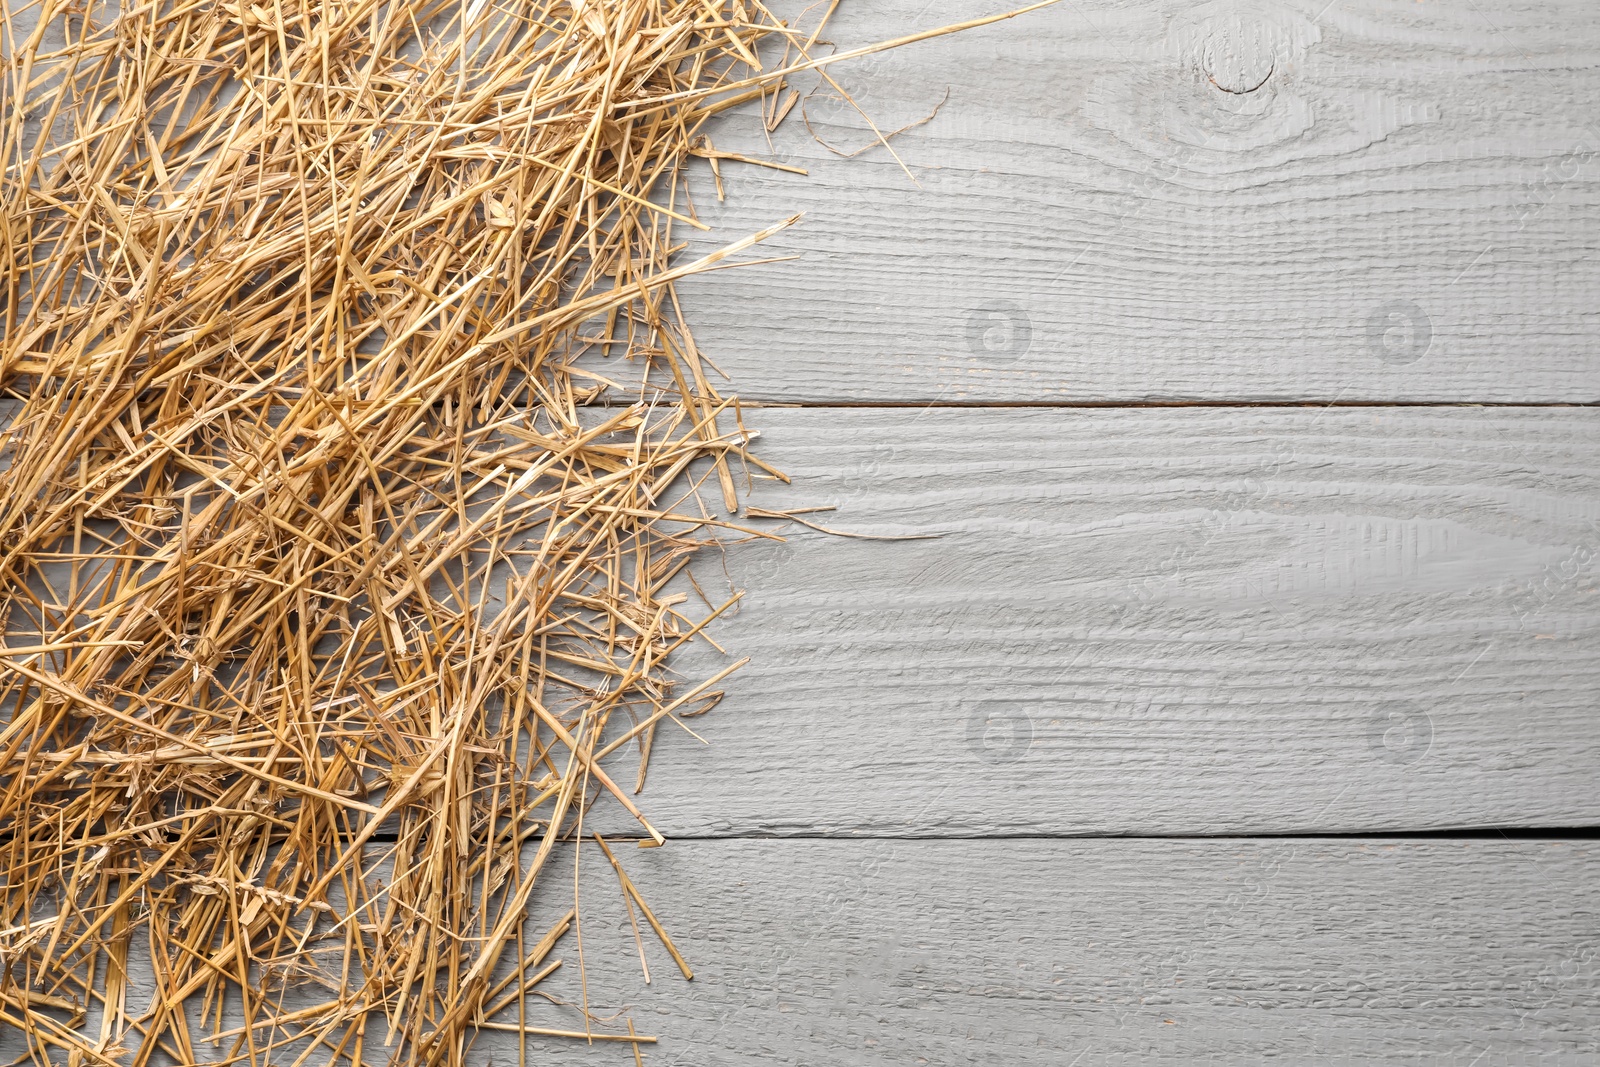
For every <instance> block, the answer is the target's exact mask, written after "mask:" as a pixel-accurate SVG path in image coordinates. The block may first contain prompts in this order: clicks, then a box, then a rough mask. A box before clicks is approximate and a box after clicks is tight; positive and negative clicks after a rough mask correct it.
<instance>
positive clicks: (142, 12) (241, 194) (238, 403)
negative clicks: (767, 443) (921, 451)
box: [0, 0, 988, 1065]
mask: <svg viewBox="0 0 1600 1067" xmlns="http://www.w3.org/2000/svg"><path fill="white" fill-rule="evenodd" d="M828 11H829V13H831V11H832V8H831V7H830V8H829V9H828ZM982 21H988V20H982ZM820 31H821V26H820V25H819V26H816V27H814V28H813V29H812V30H811V31H810V32H809V33H801V32H799V31H797V30H793V29H791V28H789V27H787V26H785V25H783V24H782V23H781V22H779V21H778V20H777V19H775V18H774V17H773V16H772V15H771V14H770V13H769V12H767V11H766V10H765V9H764V8H763V7H762V6H761V5H760V3H759V2H756V0H524V2H522V3H515V4H507V3H501V4H489V3H486V2H485V0H470V2H468V3H464V4H463V3H445V2H434V0H318V2H315V3H311V2H308V0H237V2H233V0H224V2H214V0H153V2H149V3H144V4H140V5H137V6H128V7H127V8H126V9H118V8H116V7H115V6H111V7H103V6H93V5H91V6H87V7H86V6H84V5H83V4H82V3H81V2H78V0H74V2H63V0H34V2H33V3H31V4H28V5H26V6H22V7H16V6H12V5H9V4H8V6H7V7H6V9H5V26H4V32H5V49H6V56H7V68H6V77H5V80H4V84H3V89H0V91H3V92H4V94H5V96H4V100H3V103H4V109H3V114H4V132H3V137H4V142H3V152H0V160H3V161H4V164H5V168H6V169H5V172H4V176H3V185H0V196H3V216H0V217H3V225H4V228H5V229H4V233H3V234H0V248H3V255H4V256H5V265H4V267H5V269H4V284H5V290H4V293H3V295H0V302H3V315H4V319H3V337H0V387H3V388H4V389H6V390H7V396H8V397H10V398H11V404H12V407H13V410H12V412H11V414H10V421H9V427H8V428H7V429H6V430H5V431H4V432H3V437H0V460H3V464H4V469H3V470H0V597H3V601H0V604H3V609H4V619H5V642H6V646H5V647H4V648H3V649H0V700H3V701H4V705H3V707H4V709H5V712H6V719H5V721H4V726H3V729H0V835H3V836H0V908H3V915H0V963H3V967H4V970H3V974H0V1025H3V1026H5V1027H11V1028H15V1030H16V1031H17V1032H20V1033H22V1034H23V1035H25V1039H26V1045H27V1049H28V1051H29V1053H31V1054H32V1055H33V1056H35V1057H37V1058H38V1060H39V1062H44V1061H45V1060H46V1059H51V1060H54V1059H57V1058H65V1059H66V1061H67V1062H70V1063H72V1064H75V1065H76V1064H90V1063H94V1064H113V1063H133V1064H138V1065H143V1064H145V1063H149V1062H159V1060H160V1059H161V1057H163V1056H166V1057H170V1058H171V1059H173V1060H176V1061H178V1062H182V1063H200V1062H216V1063H234V1062H248V1063H251V1064H256V1063H265V1062H267V1060H268V1059H269V1058H271V1057H273V1056H276V1057H277V1058H278V1059H279V1061H280V1062H283V1061H286V1060H287V1061H289V1062H294V1063H297V1064H298V1063H304V1062H313V1061H315V1062H323V1061H326V1062H327V1063H329V1064H333V1063H337V1062H342V1061H346V1060H348V1061H349V1062H351V1063H355V1064H360V1063H362V1062H364V1061H365V1060H369V1059H372V1058H374V1057H376V1058H381V1059H387V1060H389V1061H390V1062H396V1063H399V1062H406V1063H428V1064H438V1063H450V1064H457V1063H461V1062H463V1060H464V1057H465V1055H466V1051H467V1049H468V1048H469V1046H470V1044H471V1041H472V1037H473V1035H474V1034H475V1033H476V1032H477V1031H478V1030H480V1029H484V1028H487V1029H502V1030H504V1029H509V1030H513V1031H519V1032H521V1033H524V1034H529V1033H546V1034H563V1033H570V1034H572V1035H576V1036H578V1037H584V1036H586V1035H587V1036H592V1037H607V1038H613V1039H620V1040H623V1041H628V1042H634V1043H635V1044H634V1051H635V1052H637V1043H638V1042H641V1041H647V1040H649V1039H648V1038H645V1037H638V1036H632V1034H633V1029H632V1024H631V1023H630V1024H629V1025H628V1031H629V1033H628V1034H620V1033H603V1032H602V1029H603V1028H601V1027H598V1026H597V1025H592V1024H591V1021H590V1020H589V1018H588V1016H587V1015H585V1017H584V1018H583V1020H582V1025H581V1028H576V1029H570V1030H562V1029H559V1028H548V1027H547V1028H544V1029H542V1030H541V1029H537V1028H535V1027H533V1026H531V1025H529V1024H528V1020H527V1014H528V1013H527V1002H528V998H529V994H530V992H531V991H532V990H533V988H534V986H535V985H536V984H537V983H538V982H539V981H540V980H542V979H543V978H544V977H546V976H547V975H549V974H550V973H551V972H552V971H554V970H555V968H556V967H557V966H559V964H558V963H552V964H546V962H545V961H546V958H547V957H548V955H549V953H550V952H551V950H552V948H553V946H554V945H555V943H556V941H557V939H558V938H560V937H561V936H562V934H563V933H565V932H566V931H567V930H568V929H569V928H571V927H573V926H574V925H576V923H577V922H578V915H577V913H576V912H575V911H569V910H568V908H569V906H570V905H569V904H568V903H567V902H565V901H564V900H561V898H560V896H559V888H558V887H556V886H553V885H550V883H551V879H550V878H549V877H548V876H545V877H541V874H542V872H545V871H546V867H547V865H548V863H549V861H550V858H551V856H552V854H553V852H554V850H555V849H556V846H557V845H558V843H563V842H571V841H574V840H581V838H582V837H583V833H582V821H583V819H584V817H585V813H586V811H587V809H588V808H589V806H590V805H591V804H592V803H593V802H594V801H596V800H597V799H599V798H601V797H602V796H604V795H606V794H609V795H610V796H611V797H612V798H614V799H615V801H616V802H618V803H620V805H621V806H622V807H623V808H624V809H625V810H626V811H627V812H628V813H630V815H631V817H632V818H634V819H636V820H637V823H638V826H639V828H640V837H641V840H640V842H639V843H640V844H645V845H648V844H659V843H660V842H661V836H660V835H659V833H657V831H656V830H655V829H654V828H653V827H652V826H651V825H650V823H649V822H648V821H647V819H646V817H645V816H644V814H643V813H642V812H640V811H639V809H638V808H637V807H636V806H635V804H634V802H633V801H632V799H631V795H632V793H634V792H636V791H637V789H638V788H640V787H642V785H643V781H644V772H645V767H646V764H647V760H648V756H649V752H650V747H651V744H652V740H653V738H654V737H655V733H656V730H657V728H658V727H659V726H660V725H661V724H662V723H664V722H670V721H671V720H674V719H676V718H678V717H680V716H682V715H685V714H689V713H694V712H699V711H702V710H704V709H706V708H707V707H709V706H710V705H711V704H714V703H715V701H716V700H717V699H718V697H719V695H720V694H719V691H718V689H717V688H716V686H717V685H718V684H719V683H720V682H721V681H722V679H723V678H724V677H725V676H726V675H727V674H728V673H729V672H730V671H731V670H732V669H734V668H733V667H730V668H728V670H725V671H722V672H720V673H718V674H716V675H715V676H713V677H711V678H709V679H706V680H704V681H702V682H700V683H699V684H697V685H694V686H684V685H682V684H680V683H678V682H676V681H675V680H674V679H673V677H672V676H671V675H670V674H669V672H668V670H667V666H666V664H667V661H668V658H669V656H671V654H672V653H673V652H674V651H675V650H676V649H679V648H681V647H682V646H684V645H685V644H686V643H688V642H690V641H693V640H697V639H700V638H701V637H703V628H704V626H705V625H706V623H707V622H709V621H710V620H711V619H713V618H715V617H716V616H718V615H719V614H721V613H722V612H724V611H726V610H727V608H728V607H729V606H730V605H731V604H732V603H733V601H732V600H729V601H727V602H725V603H721V604H714V605H710V611H709V612H708V613H702V614H701V616H700V617H698V618H695V617H692V613H691V611H690V609H689V607H688V606H687V604H686V598H685V596H684V595H683V594H681V593H678V594H674V595H669V594H668V592H667V589H668V586H669V582H671V581H672V580H673V579H674V578H675V577H677V576H678V575H680V573H682V572H684V569H685V567H686V566H687V565H688V563H689V562H690V560H691V558H692V557H693V556H694V555H695V554H696V552H697V551H699V550H700V549H701V548H702V546H704V545H705V544H707V543H708V542H709V541H710V540H712V539H713V538H715V537H718V536H728V534H727V533H725V532H724V531H733V534H735V535H738V536H748V535H755V531H752V530H748V529H745V528H743V527H741V526H740V525H739V523H737V522H735V521H734V520H733V519H732V518H729V517H718V515H719V513H717V512H714V511H712V510H710V509H708V508H707V507H705V506H704V505H703V504H702V502H701V496H700V494H699V492H698V489H699V488H700V487H701V486H702V485H703V484H706V483H707V479H709V480H710V484H714V485H715V487H716V490H717V493H716V496H717V497H718V498H719V500H718V502H719V503H720V504H721V506H722V508H723V509H724V513H725V514H726V515H728V516H732V515H734V514H736V507H737V504H738V499H737V496H736V486H737V483H736V480H735V476H734V471H735V469H736V468H738V467H742V466H743V465H744V464H747V463H749V464H753V465H755V466H756V467H761V466H762V465H761V464H760V462H759V460H757V459H755V458H754V457H752V456H750V455H749V453H748V452H747V445H748V444H749V439H750V438H749V435H748V434H747V433H746V432H745V430H744V429H743V427H742V425H741V424H740V422H739V421H738V418H737V412H736V410H735V409H734V407H733V403H734V402H733V401H732V399H730V398H729V397H726V396H724V395H722V393H720V392H719V390H718V389H717V388H716V386H715V385H713V384H712V381H711V375H710V374H708V365H707V362H706V360H704V359H703V358H702V356H701V355H700V353H699V351H698V349H697V347H696V345H695V342H694V339H693V336H692V334H691V333H690V331H689V329H688V326H687V324H686V323H685V322H684V318H683V315H682V312H681V310H680V305H679V301H678V298H677V296H676V295H675V293H674V291H673V283H674V281H676V280H677V279H680V278H682V277H685V276H686V275H689V274H691V273H694V272H696V271H701V270H707V269H713V268H717V267H720V266H724V265H726V264H727V262H728V261H729V257H732V256H735V255H737V254H738V253H740V252H742V251H744V250H746V249H748V248H750V247H751V246H752V245H754V244H755V243H756V242H757V241H759V240H761V239H762V238H764V237H765V236H767V235H769V234H771V233H773V232H775V230H776V229H778V228H781V226H783V225H788V222H784V223H780V224H779V225H778V226H776V227H774V228H773V229H769V230H767V231H765V232H764V233H761V234H757V235H754V236H752V237H749V238H747V239H745V240H742V241H738V242H736V243H735V244H732V245H730V246H728V247H727V248H725V249H723V250H722V251H720V252H718V253H716V254H715V255H712V256H708V257H706V258H704V259H700V260H698V261H696V262H693V263H688V264H683V265H678V264H675V263H674V262H673V261H672V255H673V252H674V250H675V247H676V240H677V239H676V238H675V237H674V229H675V227H678V226H681V225H686V224H690V225H698V223H695V222H694V221H693V212H692V209H691V207H690V205H689V204H688V202H687V200H686V197H685V184H684V173H685V168H686V165H687V162H688V160H689V159H690V158H691V157H692V156H694V155H697V154H698V155H701V156H708V155H710V156H712V161H713V163H718V162H727V161H728V160H729V159H734V158H737V159H743V157H729V156H725V155H724V156H716V155H715V154H714V153H713V152H712V151H711V150H708V149H707V147H706V145H705V143H704V141H703V139H702V134H703V131H704V126H705V123H706V121H707V120H708V119H709V118H711V117H712V116H713V115H715V114H717V113H719V112H721V111H723V110H725V109H727V108H730V107H734V106H737V105H739V104H742V103H745V102H754V101H757V100H760V101H761V105H762V112H763V114H766V115H770V116H773V118H774V121H775V120H781V118H782V116H783V114H787V111H788V109H789V108H790V107H792V105H793V97H792V95H791V96H787V97H786V96H785V94H786V92H787V91H788V86H787V83H786V81H785V79H786V77H787V76H788V75H790V74H792V73H794V72H795V71H797V70H800V69H805V68H807V67H809V66H813V65H816V63H817V61H815V60H813V59H812V57H811V56H810V54H809V53H808V52H807V51H806V48H807V46H809V45H814V44H815V43H816V42H817V40H818V36H817V34H818V33H819V32H820ZM922 36H927V34H919V35H917V37H918V38H920V37H922ZM763 46H766V48H765V51H766V53H767V56H768V62H767V63H766V69H765V70H763V64H762V63H761V62H760V61H759V60H758V57H759V56H761V55H762V54H763ZM780 50H781V52H782V55H781V57H780V58H778V59H777V61H776V63H775V65H774V63H773V61H772V55H773V53H775V52H777V51H780ZM865 51H868V50H857V52H856V53H853V54H862V53H863V52H865ZM784 99H787V101H788V102H787V103H783V102H782V101H783V100H784ZM745 162H751V161H748V160H746V161H745ZM792 221H793V220H789V222H792ZM597 358H598V359H600V360H601V362H599V363H597V362H596V359H597ZM619 398H621V399H622V400H623V401H624V403H623V404H618V403H616V402H617V401H618V399H619ZM603 400H609V401H611V402H612V406H598V407H597V406H595V405H596V404H597V403H598V402H600V401H603ZM629 400H631V402H627V401H629ZM761 536H770V535H761ZM734 599H737V598H736V597H735V598H734ZM734 666H735V667H736V666H737V664H735V665H734ZM629 752H632V753H635V754H636V755H637V759H638V771H637V774H636V775H635V776H633V780H631V781H630V782H629V784H628V786H627V787H624V786H623V785H621V784H619V780H618V779H619V778H624V777H625V776H623V775H622V773H621V772H620V771H616V772H613V771H608V770H606V769H605V768H606V765H608V764H614V763H615V761H616V759H618V758H621V757H622V756H623V755H625V754H627V753H629ZM605 856H606V858H608V859H609V860H610V862H611V863H612V864H614V865H615V867H616V872H617V874H618V877H619V881H620V884H621V886H622V887H623V890H624V891H625V900H627V901H628V902H629V910H630V913H631V912H632V908H633V906H634V905H637V907H638V909H639V910H640V911H641V912H642V914H643V915H644V917H645V919H646V920H647V922H648V924H649V926H650V927H651V929H652V930H653V932H655V933H657V934H659V935H660V939H661V941H662V942H664V944H665V946H666V947H667V948H668V949H669V950H670V952H671V955H672V956H673V958H674V960H675V961H676V962H677V964H678V965H679V966H680V968H681V969H682V971H683V974H684V976H685V977H688V976H689V975H690V973H691V972H690V970H689V965H688V964H687V963H686V962H685V961H684V960H683V958H682V957H681V956H680V955H679V954H678V950H677V948H676V947H675V946H673V945H672V942H671V940H670V938H669V937H668V936H667V933H666V930H665V929H664V928H663V927H662V924H661V922H660V921H659V919H658V917H657V916H656V915H655V914H653V913H652V912H651V911H650V910H649V908H648V907H647V906H646V905H645V903H644V899H643V897H642V896H641V895H640V893H639V891H638V889H637V887H636V886H634V885H633V883H632V882H631V880H629V878H628V876H627V875H626V874H625V873H624V872H623V866H622V863H621V862H620V861H619V860H618V858H617V856H616V854H615V852H614V850H612V849H610V848H607V849H606V851H605ZM547 886H549V888H547ZM552 889H553V890H555V893H554V894H553V893H552ZM541 912H542V913H543V914H544V916H545V918H544V920H543V922H541V921H540V914H541ZM562 913H565V916H564V917H562V918H557V917H558V916H560V915H562ZM551 920H555V921H554V922H552V921H551ZM530 922H531V923H532V927H531V928H532V929H534V930H535V931H541V930H543V931H548V932H547V933H546V934H545V935H544V936H543V937H542V939H540V940H538V941H537V943H536V944H533V945H528V944H526V943H525V933H526V931H527V930H528V929H530V925H529V924H530ZM534 936H536V937H537V936H538V934H537V932H536V933H535V935H534ZM130 952H132V956H134V957H139V956H141V955H142V956H143V957H147V961H148V962H147V964H146V965H145V967H146V969H147V971H148V973H147V974H145V975H143V976H142V977H140V978H138V979H137V983H138V984H141V987H147V988H149V989H151V990H153V996H152V997H151V998H150V999H149V1001H148V1004H145V1002H144V1000H143V999H142V998H132V1000H133V1001H137V1005H136V1006H130V985H131V984H135V981H136V980H135V979H134V978H133V977H131V976H130V967H132V966H133V965H132V964H130ZM641 955H642V948H641ZM307 989H310V990H312V991H314V992H316V993H317V995H314V996H308V995H306V993H305V991H306V990H307ZM291 990H293V991H296V995H297V997H298V999H297V1000H296V999H293V998H290V999H286V993H287V992H289V991H291ZM292 1004H298V1005H299V1006H291V1005H292ZM612 1025H613V1027H614V1026H615V1025H616V1024H612ZM208 1041H209V1044H203V1042H208ZM217 1042H220V1044H217ZM208 1057H209V1059H208Z"/></svg>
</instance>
